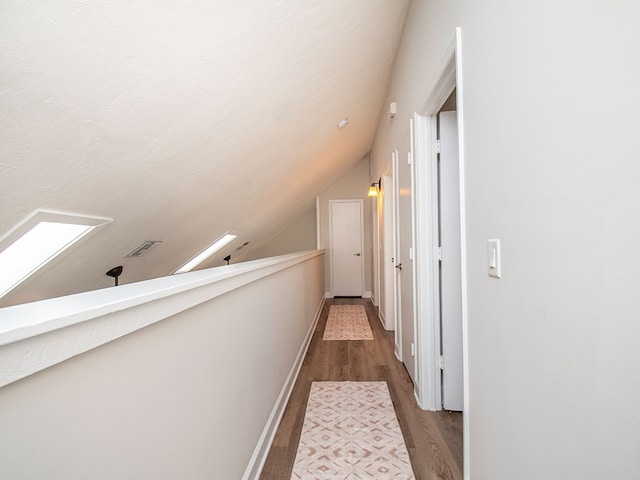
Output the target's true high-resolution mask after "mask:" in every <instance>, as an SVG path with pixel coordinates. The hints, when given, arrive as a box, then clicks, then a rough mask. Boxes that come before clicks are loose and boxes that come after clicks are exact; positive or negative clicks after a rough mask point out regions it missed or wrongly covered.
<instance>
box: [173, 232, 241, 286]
mask: <svg viewBox="0 0 640 480" xmlns="http://www.w3.org/2000/svg"><path fill="white" fill-rule="evenodd" d="M236 238H238V235H236V234H235V233H233V232H227V233H225V234H224V235H222V236H220V237H218V239H217V240H216V241H215V242H213V243H212V244H211V245H209V246H208V247H207V248H205V249H204V250H202V251H201V252H200V253H198V254H197V255H196V256H194V257H193V258H192V259H191V260H189V261H188V262H186V263H185V264H184V265H182V266H181V267H180V268H178V269H177V270H176V271H175V272H173V274H174V275H176V274H179V273H186V272H190V271H191V270H193V269H194V268H196V267H197V266H198V265H200V264H201V263H202V262H204V261H205V260H207V259H208V258H210V257H211V256H212V255H213V254H214V253H216V252H219V251H220V250H222V249H223V248H224V247H226V246H227V245H229V244H230V243H231V242H233V241H234V240H235V239H236Z"/></svg>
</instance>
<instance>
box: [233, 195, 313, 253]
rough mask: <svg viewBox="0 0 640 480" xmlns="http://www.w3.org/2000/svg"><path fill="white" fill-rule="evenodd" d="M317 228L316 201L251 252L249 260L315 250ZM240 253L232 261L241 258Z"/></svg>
mask: <svg viewBox="0 0 640 480" xmlns="http://www.w3.org/2000/svg"><path fill="white" fill-rule="evenodd" d="M316 226H317V222H316V202H315V201H314V202H312V203H311V204H310V205H309V207H308V208H306V209H305V210H304V211H303V212H302V213H301V214H299V215H298V216H297V217H296V218H294V219H293V220H292V221H291V222H290V223H289V224H288V225H286V226H285V228H283V230H282V231H281V232H279V233H277V234H276V235H275V236H274V238H272V239H271V240H269V241H268V242H267V243H265V244H264V245H262V246H260V247H258V248H257V249H256V250H254V251H252V252H250V254H249V256H248V257H247V260H253V259H257V258H266V257H274V256H276V255H284V254H286V253H293V252H302V251H306V250H314V249H315V248H316V243H317V240H316V238H317V235H316ZM238 253H242V251H240V252H236V254H235V255H232V259H231V261H233V259H234V258H236V257H237V258H241V256H240V255H237V254H238Z"/></svg>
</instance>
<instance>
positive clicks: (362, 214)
mask: <svg viewBox="0 0 640 480" xmlns="http://www.w3.org/2000/svg"><path fill="white" fill-rule="evenodd" d="M335 203H359V204H360V296H363V295H364V288H365V287H364V200H363V199H361V198H352V199H340V200H329V265H330V268H331V296H332V297H333V296H335V292H334V291H333V272H334V268H333V208H332V207H333V205H334V204H335Z"/></svg>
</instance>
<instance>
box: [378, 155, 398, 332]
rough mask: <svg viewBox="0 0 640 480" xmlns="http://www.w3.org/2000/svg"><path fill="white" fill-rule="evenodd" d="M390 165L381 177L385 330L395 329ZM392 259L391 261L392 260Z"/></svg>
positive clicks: (383, 314) (392, 207)
mask: <svg viewBox="0 0 640 480" xmlns="http://www.w3.org/2000/svg"><path fill="white" fill-rule="evenodd" d="M393 158H395V153H394V154H392V160H391V163H390V164H389V165H388V166H387V168H386V169H385V171H384V175H383V176H382V178H381V180H382V211H383V221H382V240H383V243H382V252H381V261H380V264H381V265H382V275H383V276H384V278H383V282H382V283H383V284H384V289H383V290H384V301H383V302H382V303H383V306H384V309H383V311H381V314H382V320H383V322H382V323H383V325H384V328H385V330H395V329H396V311H395V309H396V303H395V302H396V284H395V275H396V273H395V268H394V267H395V261H394V260H395V228H396V227H395V225H396V224H395V207H394V198H395V194H394V181H393V177H394V175H395V174H394V171H393V168H394V162H393ZM392 259H393V260H392Z"/></svg>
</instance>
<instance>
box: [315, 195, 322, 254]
mask: <svg viewBox="0 0 640 480" xmlns="http://www.w3.org/2000/svg"><path fill="white" fill-rule="evenodd" d="M320 213H321V212H320V195H317V196H316V249H318V250H322V246H321V243H320V242H321V240H320Z"/></svg>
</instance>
